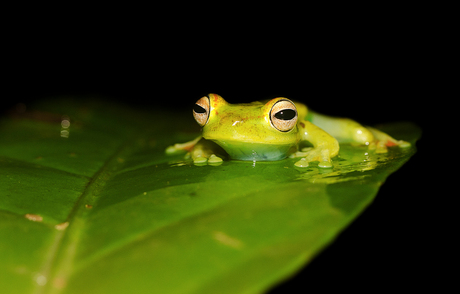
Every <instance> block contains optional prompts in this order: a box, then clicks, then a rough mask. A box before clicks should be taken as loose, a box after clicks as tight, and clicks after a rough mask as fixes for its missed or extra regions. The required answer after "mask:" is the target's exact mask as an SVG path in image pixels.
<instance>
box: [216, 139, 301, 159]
mask: <svg viewBox="0 0 460 294" xmlns="http://www.w3.org/2000/svg"><path fill="white" fill-rule="evenodd" d="M212 141H214V140H212ZM214 143H216V144H217V145H219V146H220V147H222V148H223V149H224V150H225V152H227V153H228V155H229V156H230V158H232V159H238V160H249V161H274V160H281V159H284V158H286V157H287V156H289V154H291V153H293V152H295V151H296V150H295V149H296V148H295V145H293V144H267V143H252V142H241V141H232V140H216V141H214Z"/></svg>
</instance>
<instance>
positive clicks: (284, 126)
mask: <svg viewBox="0 0 460 294" xmlns="http://www.w3.org/2000/svg"><path fill="white" fill-rule="evenodd" d="M270 121H271V123H272V125H273V127H275V129H277V130H278V131H281V132H288V131H290V130H292V129H293V128H294V126H295V124H296V123H297V109H296V107H295V105H294V103H292V101H290V100H279V101H278V102H276V103H275V104H273V106H272V109H271V110H270Z"/></svg>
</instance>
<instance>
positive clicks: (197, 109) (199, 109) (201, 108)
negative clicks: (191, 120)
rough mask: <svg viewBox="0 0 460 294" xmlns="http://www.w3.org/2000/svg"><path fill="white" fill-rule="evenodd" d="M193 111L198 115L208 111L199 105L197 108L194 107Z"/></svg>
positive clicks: (196, 105)
mask: <svg viewBox="0 0 460 294" xmlns="http://www.w3.org/2000/svg"><path fill="white" fill-rule="evenodd" d="M193 111H195V112H196V113H205V112H206V109H204V108H203V107H201V106H200V105H198V104H195V106H193Z"/></svg>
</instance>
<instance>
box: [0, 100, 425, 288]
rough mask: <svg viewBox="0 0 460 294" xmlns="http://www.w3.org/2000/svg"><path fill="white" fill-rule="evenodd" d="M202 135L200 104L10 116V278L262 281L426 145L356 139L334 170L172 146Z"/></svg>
mask: <svg viewBox="0 0 460 294" xmlns="http://www.w3.org/2000/svg"><path fill="white" fill-rule="evenodd" d="M69 123H70V124H69ZM379 128H380V129H382V130H383V131H386V132H388V133H390V134H391V135H394V136H395V137H396V138H398V139H404V140H406V141H410V142H411V143H412V146H415V141H416V140H417V139H418V138H419V137H420V130H419V129H418V128H417V127H416V126H414V125H413V124H410V123H398V124H388V125H382V126H379ZM197 134H198V127H196V126H195V124H194V123H193V121H192V118H191V117H190V115H189V114H188V113H186V114H183V113H171V112H166V111H161V110H156V111H144V110H135V109H127V108H126V107H123V106H117V105H111V104H109V103H103V102H88V101H86V102H79V101H74V100H68V99H67V100H64V99H63V100H54V101H48V102H43V103H42V104H39V105H36V106H35V108H34V109H33V110H29V111H27V112H24V113H13V114H11V115H10V116H9V117H8V118H6V119H4V120H2V121H1V123H0V260H1V264H0V285H1V286H2V290H3V291H4V292H5V293H260V292H263V291H266V290H267V289H269V288H270V287H271V286H273V285H275V284H276V283H278V282H280V281H282V280H283V279H284V278H286V277H288V276H290V275H292V274H293V273H295V272H296V271H298V270H299V269H300V268H301V267H303V266H305V265H306V264H307V263H308V261H310V260H311V259H312V258H313V256H314V255H315V254H317V253H318V252H319V251H320V250H321V249H323V248H324V247H325V246H327V245H328V244H329V243H331V242H332V241H333V240H334V238H335V237H336V236H337V235H338V234H339V233H340V232H341V231H342V230H343V229H344V228H345V227H346V226H348V225H349V224H350V223H351V222H352V221H353V219H355V218H356V217H357V215H359V213H361V212H362V211H363V210H364V209H365V207H366V206H367V205H368V204H369V203H370V202H371V201H372V200H373V198H374V197H375V195H376V194H377V192H378V189H379V187H380V185H382V183H383V182H384V181H385V179H386V178H387V177H388V176H389V175H390V174H391V173H393V172H394V171H396V170H397V169H398V168H399V167H400V166H401V165H402V164H404V163H405V162H406V161H407V160H408V159H409V158H410V157H411V156H412V155H413V154H414V153H415V147H411V148H407V149H397V148H391V149H390V151H389V152H388V153H387V154H375V153H373V152H372V151H369V150H367V148H366V147H353V146H350V145H343V146H342V147H341V152H340V156H339V157H338V158H336V159H334V161H333V163H334V168H333V169H327V170H323V169H318V168H316V167H314V166H311V167H309V168H307V169H298V168H295V167H294V162H295V159H286V160H282V161H277V162H256V163H253V162H243V161H227V162H224V163H223V164H222V165H220V166H201V167H199V166H194V165H193V164H192V163H191V162H189V161H186V160H184V159H183V155H175V156H166V155H165V153H164V150H165V148H166V147H167V146H168V145H171V144H173V143H177V142H184V141H186V140H190V139H192V138H194V137H195V136H196V135H197Z"/></svg>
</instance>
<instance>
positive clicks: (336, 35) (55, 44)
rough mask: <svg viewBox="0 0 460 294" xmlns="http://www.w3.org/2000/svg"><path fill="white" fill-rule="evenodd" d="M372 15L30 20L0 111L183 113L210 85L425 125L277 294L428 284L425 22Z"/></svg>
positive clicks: (361, 117) (234, 98)
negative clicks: (71, 104)
mask: <svg viewBox="0 0 460 294" xmlns="http://www.w3.org/2000/svg"><path fill="white" fill-rule="evenodd" d="M157 16H158V14H157ZM63 18H65V17H63ZM198 18H199V17H197V19H198ZM372 18H373V16H372V15H371V16H369V18H367V19H365V20H361V21H356V20H351V19H346V18H345V19H344V18H342V21H338V22H333V23H332V24H330V22H329V21H328V20H322V21H321V22H312V21H309V20H304V19H301V20H300V21H299V22H297V23H291V24H290V25H288V26H287V27H279V26H278V25H277V24H276V22H277V21H278V19H277V18H275V17H272V18H270V17H268V16H267V17H266V18H265V19H263V21H262V22H260V23H256V24H255V25H254V26H252V27H250V28H245V29H237V28H235V27H234V26H229V27H225V26H224V27H219V28H217V27H216V22H217V21H216V19H212V18H209V16H206V18H205V19H204V21H203V23H202V25H203V26H202V27H199V28H193V29H190V28H188V26H187V23H185V24H184V23H181V25H180V26H179V28H177V29H175V28H174V26H172V25H173V24H174V22H171V20H170V21H169V22H168V26H166V27H165V26H163V25H162V23H161V22H155V23H151V22H149V21H146V22H142V21H141V22H140V23H138V22H135V24H134V25H131V26H129V25H127V23H126V21H125V20H124V19H123V18H121V19H119V18H113V19H111V20H110V21H109V22H108V23H102V25H98V26H97V27H88V26H87V27H85V28H84V29H82V28H81V26H80V25H81V24H82V23H84V22H85V20H84V18H75V19H74V23H73V24H72V25H68V23H67V22H66V25H65V26H64V27H62V25H60V22H59V21H58V22H52V23H47V24H46V25H44V26H42V25H40V26H38V27H37V26H36V24H28V25H27V26H26V27H25V28H24V29H21V30H20V31H19V33H18V32H17V31H16V32H13V33H11V36H8V39H6V40H7V41H6V42H4V43H3V44H4V49H6V51H7V53H5V54H4V55H3V57H2V64H3V66H2V72H3V82H2V84H3V86H2V108H3V109H2V111H4V110H7V109H8V108H10V107H13V106H14V105H15V104H17V103H26V104H30V103H33V102H35V101H37V100H40V99H44V98H46V97H50V96H60V95H65V96H69V95H70V96H94V97H104V98H106V99H108V101H114V102H115V101H116V102H121V103H126V104H128V105H132V106H148V107H155V108H170V109H187V108H190V107H191V106H192V105H193V103H194V102H195V101H196V100H197V99H198V98H200V97H201V96H203V95H204V94H207V93H210V92H214V93H218V94H220V95H221V96H223V97H224V98H225V99H226V100H227V101H229V102H231V103H233V102H235V103H236V102H250V101H254V100H260V99H266V98H270V97H276V96H285V97H288V98H291V99H293V100H298V101H303V102H305V103H306V104H307V105H308V106H309V107H311V108H312V109H314V110H316V111H318V112H322V113H325V114H329V115H338V116H347V117H351V118H354V119H356V120H358V121H360V122H362V123H365V124H371V125H372V124H377V123H385V122H392V121H401V120H404V121H412V122H414V123H416V124H418V125H419V126H420V127H421V128H422V130H423V132H424V133H423V137H422V140H420V141H419V142H418V143H417V147H418V150H419V151H418V153H417V154H416V155H415V156H414V157H413V158H412V159H411V160H410V161H409V162H408V163H406V165H404V166H403V167H402V168H401V169H400V170H398V171H397V172H396V173H394V174H393V175H391V176H390V177H389V178H388V180H387V182H386V183H385V184H384V185H383V186H382V187H381V189H380V191H379V194H378V196H377V198H376V200H375V201H374V202H373V203H372V204H371V205H370V207H369V208H368V209H367V210H366V211H365V212H364V213H363V214H362V215H361V216H360V217H359V218H358V219H357V220H356V221H355V222H354V223H353V224H352V225H351V226H350V227H349V228H348V229H346V230H345V231H344V232H343V234H341V235H340V236H339V237H338V239H337V241H336V242H335V243H333V244H332V245H331V246H330V247H328V248H327V249H326V250H325V251H323V252H322V253H321V254H319V256H318V257H317V258H316V259H315V260H314V261H313V262H312V263H311V264H310V265H309V266H308V267H306V268H305V269H304V270H303V271H302V272H300V273H299V274H297V275H296V276H295V277H293V278H292V279H291V280H288V281H287V282H285V283H283V284H281V285H280V286H277V287H276V288H274V289H273V290H272V292H271V293H290V292H289V291H288V290H292V291H294V289H295V291H296V292H302V291H307V290H314V289H318V287H323V289H324V288H325V289H331V290H334V289H335V290H339V289H353V290H364V291H367V290H369V291H374V290H376V289H387V290H389V289H395V288H398V289H401V288H403V289H414V288H419V287H425V286H426V285H428V284H431V283H432V281H430V278H428V277H429V276H430V273H432V272H433V271H434V270H435V267H433V265H432V262H433V261H436V258H435V257H434V255H432V254H430V253H431V252H432V249H430V248H431V247H430V246H431V245H430V244H431V240H432V239H434V238H437V236H438V235H437V234H439V233H438V231H437V228H436V225H435V221H434V220H433V219H432V216H430V214H427V213H426V207H427V206H426V205H427V203H426V202H427V200H426V199H427V198H426V196H425V195H426V191H427V189H428V185H429V181H425V180H424V178H425V176H426V175H425V169H426V160H425V158H426V157H425V156H427V155H428V148H429V147H428V146H429V143H430V139H429V136H430V126H431V125H432V117H433V116H432V114H433V112H435V110H434V109H433V106H436V104H437V103H436V99H437V97H436V95H435V94H434V93H435V92H434V88H435V85H434V84H433V82H432V80H431V79H430V78H428V76H429V75H430V71H431V70H430V68H431V66H432V64H431V61H430V60H429V59H428V58H427V56H429V55H430V52H429V49H427V40H426V39H425V37H424V36H425V33H426V32H427V30H428V28H427V27H426V26H424V25H422V24H421V23H419V22H410V21H408V22H407V23H406V22H405V21H404V20H403V19H404V18H403V17H401V18H398V19H399V20H395V19H393V18H392V19H387V18H385V17H381V18H379V19H378V21H375V22H372V21H371V19H372ZM231 19H232V20H233V21H237V20H238V18H234V17H231ZM61 21H62V19H61ZM237 23H239V22H238V21H237ZM40 24H41V23H40ZM166 28H168V29H166ZM293 28H295V30H294V29H293ZM4 40H5V39H4ZM433 98H434V99H433ZM427 101H429V102H427ZM165 127H167V126H165ZM431 208H432V207H431Z"/></svg>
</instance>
